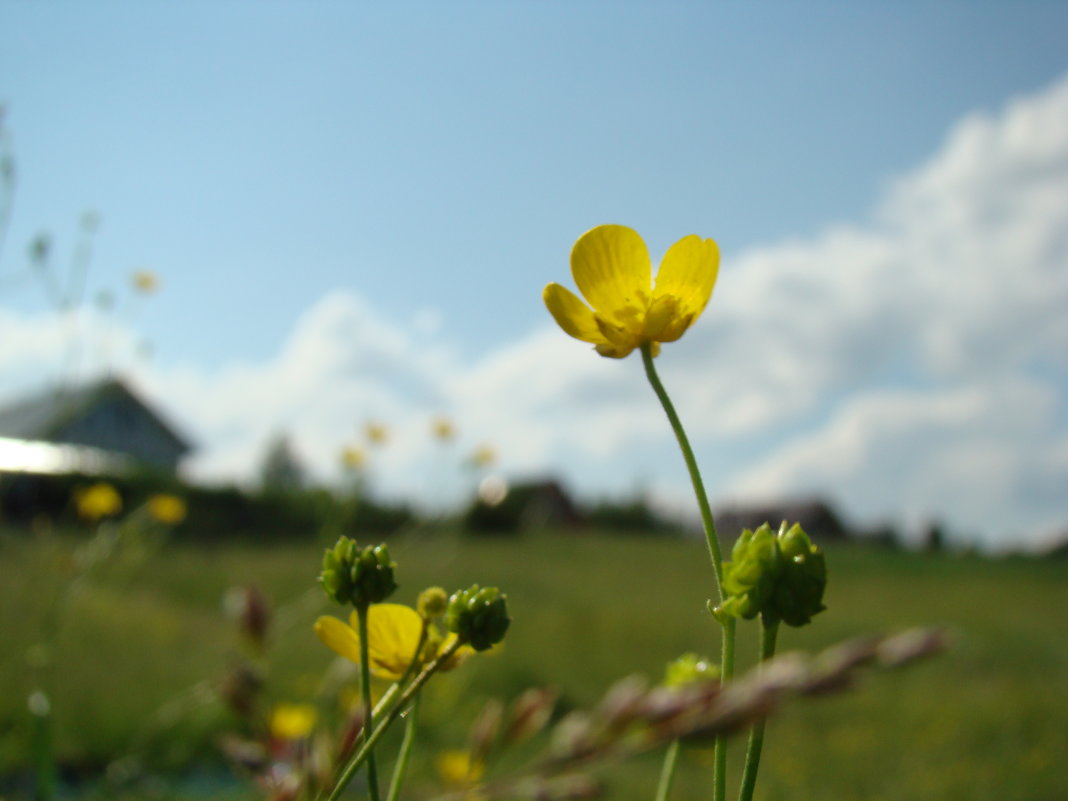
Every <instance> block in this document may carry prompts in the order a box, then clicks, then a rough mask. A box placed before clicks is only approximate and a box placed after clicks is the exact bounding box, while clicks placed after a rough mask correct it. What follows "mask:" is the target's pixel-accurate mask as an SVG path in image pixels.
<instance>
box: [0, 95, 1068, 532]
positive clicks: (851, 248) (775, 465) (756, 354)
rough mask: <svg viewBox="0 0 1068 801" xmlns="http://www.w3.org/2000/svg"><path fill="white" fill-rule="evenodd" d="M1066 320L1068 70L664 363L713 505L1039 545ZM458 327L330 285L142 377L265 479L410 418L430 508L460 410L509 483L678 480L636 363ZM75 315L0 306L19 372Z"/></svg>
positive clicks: (736, 292)
mask: <svg viewBox="0 0 1068 801" xmlns="http://www.w3.org/2000/svg"><path fill="white" fill-rule="evenodd" d="M709 233H713V234H714V233H715V232H709ZM1066 309H1068V79H1065V80H1062V81H1061V82H1059V83H1058V84H1056V85H1054V86H1053V87H1051V88H1050V89H1048V90H1047V91H1045V92H1042V93H1040V94H1037V95H1035V96H1033V97H1029V98H1023V99H1020V100H1018V101H1015V102H1014V103H1012V104H1011V105H1010V106H1009V107H1008V108H1007V110H1006V111H1004V112H1003V113H1001V114H997V115H992V114H985V115H974V116H972V117H969V118H967V119H965V120H964V121H962V122H961V123H960V124H959V125H958V126H957V127H956V128H955V129H954V130H953V131H952V132H951V133H950V134H949V136H948V137H947V139H946V142H945V144H944V145H943V147H942V148H941V149H940V150H939V152H938V153H936V154H935V155H934V157H933V158H932V159H931V160H930V161H929V162H928V163H926V164H924V165H921V166H920V167H919V168H918V169H916V170H915V171H913V172H911V173H909V174H907V175H904V176H902V177H901V178H900V179H899V180H897V181H896V182H895V183H894V184H893V185H891V186H890V187H889V188H888V189H887V190H886V193H885V196H884V197H883V198H881V202H880V203H878V204H877V205H876V207H875V212H874V214H873V216H872V218H871V219H870V220H869V221H867V222H864V223H862V224H861V223H858V224H854V225H838V226H835V227H831V228H828V229H827V230H826V231H825V232H823V233H822V234H821V235H820V236H818V237H815V238H813V239H811V240H809V241H792V242H786V243H782V244H779V245H776V246H772V247H766V248H759V249H754V250H752V251H749V252H747V253H743V254H741V255H740V256H739V257H738V258H737V259H735V260H734V261H733V262H732V263H729V264H726V265H724V268H723V271H722V275H721V279H720V283H719V286H718V287H717V289H716V295H715V297H714V298H713V300H712V303H711V305H710V306H709V309H708V310H707V312H706V315H705V317H704V318H702V320H701V321H700V322H699V323H698V325H697V326H696V327H695V328H694V329H693V330H692V331H691V332H689V333H688V334H687V336H686V337H685V338H684V339H683V340H682V341H681V342H679V343H677V344H674V345H669V346H667V347H666V348H665V350H664V355H663V356H662V357H661V359H660V360H659V361H658V363H659V366H660V369H661V371H662V375H663V377H664V380H665V382H666V383H667V385H668V387H669V389H670V391H671V392H672V393H673V395H674V397H675V399H676V402H677V404H678V406H679V410H680V413H681V414H682V416H683V419H684V420H685V421H686V423H687V425H688V427H689V429H690V431H691V435H692V436H693V437H694V439H695V444H696V445H697V448H698V450H699V452H702V453H705V454H713V455H714V456H715V458H716V462H715V465H714V467H713V468H712V470H711V471H710V474H711V477H712V478H713V479H714V480H715V482H716V483H715V484H711V483H710V489H711V490H712V492H713V494H714V495H722V494H723V492H722V491H717V490H723V489H725V490H729V491H732V492H736V493H738V494H745V495H750V496H751V495H767V494H771V493H776V494H777V493H792V494H796V493H802V492H820V493H824V494H828V495H830V496H832V497H833V498H835V499H837V500H839V501H841V502H843V503H844V504H845V506H846V507H847V510H848V511H849V512H851V513H852V514H853V515H854V516H856V517H858V518H860V519H864V518H872V517H877V516H884V515H891V514H895V513H897V514H902V513H910V514H914V515H917V516H920V515H930V516H938V517H941V518H943V519H945V520H946V521H947V522H948V523H949V524H950V526H951V527H960V528H961V529H965V530H969V531H971V530H974V531H977V532H981V533H982V534H983V535H984V536H986V537H987V538H994V537H998V536H1001V535H1004V534H1008V533H1013V534H1020V533H1021V532H1022V533H1023V534H1024V535H1025V536H1027V535H1030V534H1034V535H1035V536H1036V538H1037V536H1038V535H1039V534H1041V533H1043V532H1042V531H1040V530H1041V529H1043V528H1044V527H1045V528H1046V529H1048V528H1051V527H1054V526H1058V525H1060V526H1062V527H1063V526H1064V525H1065V524H1068V498H1066V497H1064V493H1063V488H1064V487H1065V486H1068V481H1066V479H1068V420H1066V416H1068V410H1066V402H1065V401H1066V387H1068V314H1066V313H1065V310H1066ZM440 319H441V318H440V315H438V314H437V313H436V312H434V311H430V310H425V311H422V312H420V313H419V314H418V315H417V316H416V319H414V320H412V321H396V320H390V319H387V318H385V317H383V316H382V315H381V314H379V313H377V312H376V311H375V310H374V309H373V307H372V306H371V305H370V304H369V303H368V302H366V301H365V300H364V299H362V298H361V297H359V296H358V295H356V294H353V293H351V292H346V291H336V292H333V293H331V294H329V295H327V296H325V297H324V298H322V299H321V300H320V301H319V302H318V303H317V304H315V305H314V306H313V307H312V308H310V309H309V310H308V311H307V313H306V314H305V315H304V317H303V318H302V319H301V320H299V321H298V323H297V324H296V326H295V327H294V329H293V332H292V333H291V335H290V337H289V339H288V340H287V341H286V343H285V344H284V346H283V348H282V349H281V351H280V352H279V353H278V354H277V356H276V357H275V358H273V359H270V360H268V361H264V362H261V363H249V364H232V365H229V366H227V367H226V368H224V369H220V370H216V371H205V370H202V369H200V368H198V367H196V366H185V367H171V368H158V367H149V368H145V367H144V366H143V365H140V366H136V372H137V374H138V381H139V384H141V385H142V388H143V389H144V390H145V391H146V392H147V393H148V394H149V395H151V396H152V397H153V398H154V399H155V400H157V401H158V402H159V403H161V404H162V406H163V407H164V409H165V410H167V411H169V412H170V413H171V416H173V417H174V418H175V419H176V420H177V421H178V422H179V424H180V425H181V426H184V427H185V428H187V429H188V431H189V433H190V434H192V435H193V437H194V439H196V440H197V441H199V442H200V443H201V445H202V451H201V453H200V454H199V455H198V457H197V460H196V463H195V468H196V472H197V474H198V475H200V476H203V477H232V476H243V477H248V476H249V475H251V473H252V472H253V471H254V469H255V466H256V465H257V464H258V460H259V458H260V454H261V453H262V450H263V448H264V447H265V444H266V442H267V440H268V439H269V438H270V437H271V436H272V435H273V434H274V433H276V432H278V431H288V432H289V433H290V434H291V435H292V437H293V439H294V442H295V444H296V446H297V449H298V451H299V452H300V453H301V454H302V455H303V456H304V457H305V458H306V460H307V461H308V463H309V464H311V465H312V466H314V468H315V470H316V473H317V474H318V475H320V476H324V477H328V476H330V475H332V474H333V473H334V472H335V465H336V462H337V455H338V452H339V450H340V448H341V447H342V446H343V445H345V444H346V443H348V442H351V441H353V440H354V439H356V438H357V437H358V436H359V431H360V426H361V425H362V423H363V422H364V421H366V420H367V419H372V418H373V419H380V420H382V421H384V422H385V423H386V424H387V425H389V426H390V428H391V430H392V432H393V437H392V439H391V442H390V443H389V445H388V446H387V447H385V448H383V449H381V450H380V451H378V452H376V454H375V459H376V462H375V468H376V469H375V480H376V482H377V486H378V487H379V488H380V489H382V490H384V491H386V492H390V493H393V494H409V495H415V496H425V495H426V494H427V493H428V492H430V490H429V489H428V487H432V486H434V482H435V481H440V475H436V473H435V471H440V470H441V469H442V468H441V464H442V461H441V460H442V459H443V458H444V457H442V454H441V453H440V451H439V452H437V453H435V452H434V451H432V450H431V449H432V448H433V443H432V442H431V440H430V437H429V434H428V421H429V419H430V417H431V416H432V415H434V414H437V413H446V414H449V415H451V416H453V417H454V418H455V419H456V420H457V423H458V425H459V428H460V430H461V432H462V434H463V440H462V442H460V443H458V444H457V445H456V446H455V448H454V449H453V453H452V456H451V457H449V458H451V459H453V460H454V461H455V460H456V459H457V458H458V457H459V456H460V454H461V453H462V452H464V450H465V449H468V448H471V447H473V446H474V445H476V444H478V443H480V442H488V443H492V444H493V445H494V446H496V448H497V449H498V450H499V451H500V453H501V455H502V457H503V467H504V468H505V469H506V470H508V471H510V472H514V473H525V474H531V473H537V472H542V473H544V472H550V471H551V472H556V473H559V474H562V475H564V476H565V477H567V478H568V479H570V480H571V481H572V482H573V483H574V484H575V485H576V486H578V487H579V488H580V489H583V490H586V491H605V490H607V489H609V488H612V487H616V488H619V487H621V486H624V485H626V484H627V483H629V482H632V480H633V479H634V477H635V476H638V477H642V478H644V479H648V480H649V481H650V482H651V483H652V485H653V486H656V487H659V488H672V489H666V490H665V494H672V493H679V494H685V491H686V490H685V477H684V474H683V473H682V470H681V464H680V461H679V458H678V456H677V454H674V453H672V452H671V441H670V433H669V430H668V428H667V425H666V423H665V421H664V418H663V415H662V413H661V411H660V410H659V408H658V406H657V404H656V401H655V399H654V397H653V396H652V393H651V392H650V391H649V389H648V387H647V386H645V383H644V379H643V377H642V374H641V366H640V364H639V363H638V360H637V359H636V358H631V359H627V360H624V361H622V362H617V361H614V360H607V359H599V358H598V357H596V356H595V355H594V354H593V353H592V352H591V350H590V348H589V347H588V346H585V345H583V344H581V343H578V342H575V341H574V340H571V339H569V338H568V337H566V336H565V335H563V334H562V333H561V332H559V331H558V330H556V329H554V328H551V327H549V326H548V325H547V326H546V327H544V328H543V329H541V330H538V331H535V332H532V333H531V334H529V335H528V336H526V337H524V338H522V339H519V340H517V341H514V342H510V343H504V344H502V345H501V346H500V347H499V348H497V349H496V350H495V351H494V352H492V353H490V354H488V355H486V356H484V357H483V358H481V359H479V360H477V361H475V362H470V361H465V360H463V359H462V358H461V357H460V355H459V354H458V353H457V352H455V351H454V350H452V349H450V347H449V346H448V343H447V334H443V332H442V331H441V329H440V325H441V323H440ZM58 329H59V327H58V326H57V325H56V323H55V320H53V319H50V318H45V317H36V318H31V317H16V316H13V315H10V314H0V335H2V336H3V340H4V342H5V349H4V353H3V354H0V371H2V372H3V374H4V375H5V377H11V376H18V375H22V374H23V373H25V372H26V371H27V370H29V369H30V367H31V366H32V365H33V364H34V363H36V364H38V365H39V364H41V363H44V362H45V361H47V360H48V359H51V358H55V357H56V354H58V353H59V352H60V351H61V350H62V347H63V336H62V334H61V333H57V331H58ZM115 336H117V337H118V338H119V340H121V341H123V342H125V341H127V340H130V339H132V337H130V336H129V335H128V334H123V333H122V332H117V333H116V334H115ZM443 342H444V344H443ZM131 364H133V363H131ZM17 383H18V382H17V381H15V382H12V381H8V386H9V387H10V386H13V385H14V384H17ZM726 454H729V455H731V456H732V457H734V458H735V459H737V460H738V461H736V462H735V463H734V464H733V466H732V465H731V464H728V463H726V461H725V459H726V456H725V455H726ZM680 488H681V489H680Z"/></svg>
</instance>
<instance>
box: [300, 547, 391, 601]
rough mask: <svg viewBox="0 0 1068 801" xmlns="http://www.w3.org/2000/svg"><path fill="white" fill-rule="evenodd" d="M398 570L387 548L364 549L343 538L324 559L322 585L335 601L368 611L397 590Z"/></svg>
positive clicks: (329, 550) (320, 579)
mask: <svg viewBox="0 0 1068 801" xmlns="http://www.w3.org/2000/svg"><path fill="white" fill-rule="evenodd" d="M396 567H397V563H396V562H394V561H393V560H391V559H390V558H389V549H388V548H387V547H386V546H385V545H384V544H383V545H367V546H365V547H363V548H361V547H360V546H359V545H358V544H357V543H356V541H355V540H352V539H349V538H348V537H340V538H338V541H337V544H336V545H334V547H333V548H330V549H328V550H327V551H326V553H325V554H324V555H323V571H322V573H320V574H319V583H320V584H322V585H323V590H324V591H325V592H326V595H327V597H329V598H330V599H331V600H333V601H336V602H337V603H339V604H342V605H345V604H352V605H353V606H355V607H357V608H360V607H363V608H366V607H368V606H370V605H371V604H377V603H381V602H382V601H384V600H386V598H388V597H389V596H390V595H392V594H393V591H394V590H396V589H397V582H396V581H395V580H394V578H393V571H394V570H395V569H396Z"/></svg>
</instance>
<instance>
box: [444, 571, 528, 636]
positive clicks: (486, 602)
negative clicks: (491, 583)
mask: <svg viewBox="0 0 1068 801" xmlns="http://www.w3.org/2000/svg"><path fill="white" fill-rule="evenodd" d="M506 598H507V596H505V595H504V594H503V593H502V592H501V591H500V590H498V589H497V588H496V587H479V586H478V585H477V584H472V585H471V586H470V587H469V588H468V589H466V590H458V591H457V592H454V593H453V594H452V597H450V598H449V605H448V608H446V610H445V628H447V629H448V630H449V631H451V632H453V633H454V634H456V636H457V637H459V638H460V640H461V641H462V642H465V643H467V644H468V645H470V646H471V647H472V648H474V649H475V650H476V651H485V650H486V649H487V648H490V647H491V646H493V645H496V644H497V643H499V642H500V641H501V640H503V639H504V633H505V632H506V631H508V625H509V624H510V623H511V622H512V620H511V618H509V617H508V606H507V604H506V603H505V601H506Z"/></svg>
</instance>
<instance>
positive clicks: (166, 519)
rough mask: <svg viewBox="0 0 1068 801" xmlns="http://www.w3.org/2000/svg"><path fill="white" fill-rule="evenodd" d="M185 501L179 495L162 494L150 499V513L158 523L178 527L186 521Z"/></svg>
mask: <svg viewBox="0 0 1068 801" xmlns="http://www.w3.org/2000/svg"><path fill="white" fill-rule="evenodd" d="M186 511H187V510H186V505H185V501H183V500H182V499H181V498H179V497H178V496H177V495H171V494H170V493H166V492H161V493H158V494H156V495H153V496H152V497H151V498H149V499H148V513H149V514H150V515H152V517H153V518H155V519H156V520H157V521H158V522H160V523H164V524H165V525H168V526H176V525H178V524H179V523H181V522H182V521H183V520H185V515H186Z"/></svg>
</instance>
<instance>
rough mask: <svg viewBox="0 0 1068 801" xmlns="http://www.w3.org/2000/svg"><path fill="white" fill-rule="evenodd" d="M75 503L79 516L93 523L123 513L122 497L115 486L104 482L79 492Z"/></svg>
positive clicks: (75, 496) (76, 494)
mask: <svg viewBox="0 0 1068 801" xmlns="http://www.w3.org/2000/svg"><path fill="white" fill-rule="evenodd" d="M74 503H75V506H77V508H78V516H79V517H81V518H82V519H84V520H89V521H91V522H96V521H97V520H100V519H102V518H105V517H114V516H115V515H117V514H119V513H120V512H121V511H122V496H121V495H119V492H118V490H116V489H115V488H114V487H113V486H111V485H110V484H108V483H106V482H103V481H100V482H97V483H96V484H92V485H91V486H89V487H84V488H82V489H80V490H77V491H76V492H75V495H74Z"/></svg>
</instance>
